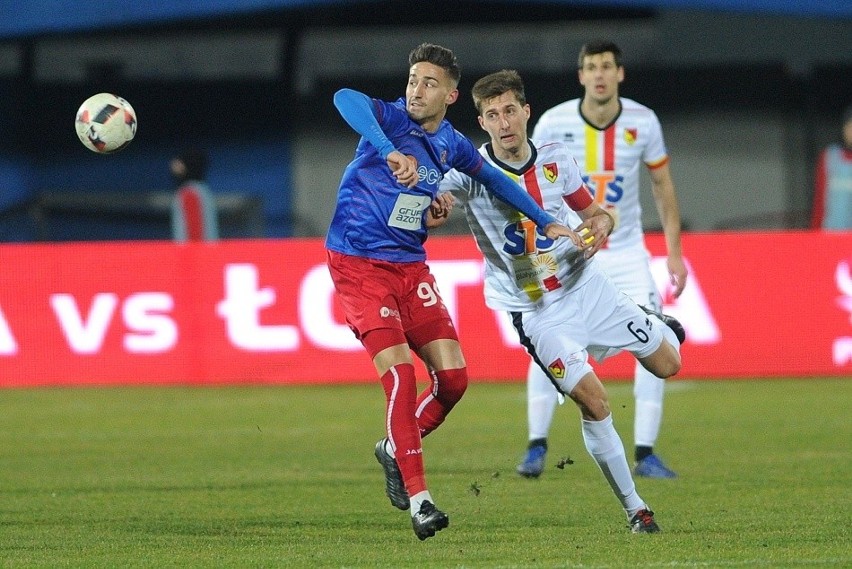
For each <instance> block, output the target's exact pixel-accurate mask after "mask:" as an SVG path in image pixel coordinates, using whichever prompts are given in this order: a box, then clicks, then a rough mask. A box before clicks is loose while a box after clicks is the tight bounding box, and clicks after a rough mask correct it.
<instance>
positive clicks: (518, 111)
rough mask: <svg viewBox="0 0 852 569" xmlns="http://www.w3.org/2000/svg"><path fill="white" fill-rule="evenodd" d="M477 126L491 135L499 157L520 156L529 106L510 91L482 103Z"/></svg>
mask: <svg viewBox="0 0 852 569" xmlns="http://www.w3.org/2000/svg"><path fill="white" fill-rule="evenodd" d="M478 118H479V126H481V127H482V129H483V130H484V131H485V132H487V133H488V135H489V136H490V137H491V144H492V146H493V147H494V151H495V152H496V153H497V156H498V157H500V158H510V157H512V156H517V157H522V156H523V154H524V153H525V152H526V144H527V122H529V120H530V106H529V105H521V103H520V102H519V101H518V98H517V96H516V95H515V93H513V92H512V91H506V92H505V93H503V94H502V95H500V96H498V97H493V98H491V99H488V100H486V101H483V103H482V113H481V114H480V116H479V117H478Z"/></svg>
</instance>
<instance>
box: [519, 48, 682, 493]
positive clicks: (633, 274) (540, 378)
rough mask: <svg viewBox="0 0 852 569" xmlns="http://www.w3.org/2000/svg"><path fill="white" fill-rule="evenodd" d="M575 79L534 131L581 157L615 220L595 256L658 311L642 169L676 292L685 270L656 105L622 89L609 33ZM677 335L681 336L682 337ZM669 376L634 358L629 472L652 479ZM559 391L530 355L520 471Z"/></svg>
mask: <svg viewBox="0 0 852 569" xmlns="http://www.w3.org/2000/svg"><path fill="white" fill-rule="evenodd" d="M578 66H579V72H578V75H579V80H580V83H581V84H582V85H583V87H584V88H585V94H584V96H583V98H582V99H573V100H570V101H566V102H564V103H561V104H559V105H557V106H555V107H553V108H552V109H549V110H548V111H546V112H545V113H544V114H543V115H542V116H541V118H540V119H539V121H538V122H537V124H536V126H535V129H534V130H533V134H532V138H533V140H536V141H538V142H545V141H560V142H563V143H565V144H566V145H567V146H568V149H569V151H570V152H571V154H572V155H573V156H574V157H575V158H576V159H577V161H578V162H579V165H580V170H581V171H582V172H583V174H584V176H583V179H584V180H585V181H586V183H587V185H588V186H589V188H590V189H591V190H592V192H593V193H594V195H595V201H596V202H597V203H599V204H601V205H602V206H603V207H605V208H606V209H607V211H608V212H610V213H611V214H612V215H613V218H614V219H615V229H614V230H613V232H612V235H611V236H610V237H609V241H608V242H607V244H606V246H605V247H604V248H602V249H601V251H600V254H598V255H596V257H597V259H598V260H599V261H600V265H601V266H602V267H603V270H604V271H605V272H606V273H607V274H608V275H609V277H610V278H611V279H612V280H613V282H614V283H615V285H616V286H617V287H618V288H619V289H620V290H621V291H623V292H625V293H626V294H628V295H629V296H630V297H631V298H633V300H634V301H636V303H637V304H639V305H642V306H645V307H648V308H650V309H652V310H654V311H657V312H660V311H661V310H662V298H661V297H660V293H659V292H658V290H657V287H656V285H655V284H654V279H653V277H652V276H651V270H650V254H649V253H648V251H647V249H646V248H645V243H644V234H643V232H642V209H641V207H640V203H639V185H640V184H639V177H640V169H641V167H642V165H644V166H645V167H646V168H647V169H648V171H649V173H650V177H651V184H652V191H653V194H654V199H655V202H656V205H657V211H658V213H659V216H660V220H661V222H662V228H663V232H664V233H665V238H666V246H667V248H668V259H667V267H668V272H669V275H670V281H671V285H672V288H671V290H670V294H671V295H672V296H673V297H674V298H677V297H678V296H679V295H680V293H681V292H682V291H683V288H684V286H685V285H686V277H687V269H686V265H685V264H684V262H683V257H682V255H681V245H680V227H681V220H680V209H679V207H678V202H677V197H676V195H675V188H674V183H673V181H672V177H671V173H670V171H669V164H668V162H669V157H668V154H667V152H666V146H665V142H664V140H663V131H662V128H661V127H660V121H659V120H658V119H657V116H656V114H654V112H653V111H652V110H651V109H649V108H648V107H646V106H644V105H641V104H639V103H637V102H636V101H632V100H630V99H625V98H623V97H621V98H620V97H619V96H618V86H619V83H621V81H623V80H624V67H623V66H622V63H621V50H620V49H619V47H618V46H617V45H615V44H614V43H612V42H609V41H596V42H591V43H587V44H586V45H584V46H583V48H582V50H581V51H580V55H579V60H578ZM681 339H682V338H681ZM664 388H665V382H664V380H663V379H662V378H660V377H656V376H654V375H653V374H652V373H651V372H649V371H648V370H647V369H645V368H644V367H643V366H641V365H639V364H638V363H637V365H636V371H635V382H634V387H633V392H634V398H635V400H636V414H635V419H634V441H635V450H634V459H635V461H636V466H635V468H634V472H635V473H636V474H637V475H639V476H647V477H651V478H674V477H675V476H676V474H675V472H674V471H673V470H671V469H669V468H668V467H667V466H666V465H665V464H664V463H663V461H662V460H661V459H660V458H659V456H658V455H656V454H654V445H655V443H656V441H657V436H658V435H659V432H660V424H661V422H662V411H663V392H664ZM557 399H558V394H557V393H556V391H555V390H554V389H553V388H552V387H551V385H550V382H549V381H548V379H547V377H546V376H545V374H544V373H543V372H542V371H541V370H540V369H539V367H538V366H536V365H535V363H534V362H533V363H531V364H530V368H529V372H528V377H527V415H528V427H529V433H528V434H529V442H528V447H527V453H526V456H525V458H524V461H523V462H522V463H521V464H519V465H518V472H519V473H520V474H521V475H523V476H527V477H537V476H539V475H540V474H541V472H542V470H543V468H544V457H545V454H546V452H547V435H548V432H549V430H550V424H551V422H552V420H553V412H554V409H555V407H556V403H557Z"/></svg>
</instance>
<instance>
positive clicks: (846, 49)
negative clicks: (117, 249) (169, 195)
mask: <svg viewBox="0 0 852 569" xmlns="http://www.w3.org/2000/svg"><path fill="white" fill-rule="evenodd" d="M58 4H59V5H60V7H59V9H57V8H56V6H57V3H56V2H48V1H46V0H38V1H31V2H26V3H16V4H13V3H3V4H2V5H0V133H2V136H0V187H2V188H3V191H2V193H0V241H7V242H16V241H37V240H43V241H63V240H95V239H128V238H130V239H135V238H146V239H152V238H153V239H158V238H168V237H169V229H168V221H167V219H166V217H165V216H164V214H163V211H162V208H160V209H159V210H158V209H157V208H155V207H148V206H146V205H145V204H146V203H147V202H145V201H144V200H142V199H141V196H142V194H144V193H146V192H167V191H168V190H169V189H170V179H169V177H168V172H167V168H166V163H167V160H168V158H169V157H170V156H171V155H172V154H173V153H174V152H176V151H177V150H179V149H180V148H182V147H184V146H187V145H190V144H193V145H200V146H202V147H204V148H206V149H207V150H208V151H209V152H210V155H211V161H212V166H211V172H210V182H211V185H212V187H213V188H214V191H216V192H220V193H228V194H234V195H237V196H239V197H240V198H241V200H242V201H239V202H238V203H236V205H235V206H234V208H233V210H232V211H230V214H229V215H230V217H229V218H228V219H226V220H225V223H224V224H223V225H224V234H225V236H226V237H252V236H267V237H278V236H290V235H297V236H302V235H304V236H318V235H322V234H323V232H324V231H325V227H326V224H327V221H328V219H329V218H330V212H331V207H332V204H333V198H334V192H335V189H336V187H335V185H336V182H337V180H338V178H339V175H340V171H341V170H342V167H343V166H344V165H345V163H346V161H347V160H348V158H349V157H350V156H351V151H352V145H353V144H354V141H355V138H354V135H353V134H352V133H351V131H350V130H349V129H348V128H346V127H345V125H344V124H343V123H342V121H341V120H340V119H339V117H338V116H337V114H336V112H335V111H334V109H333V107H332V105H331V94H332V93H333V92H334V90H336V89H337V88H339V87H341V86H353V87H357V88H360V89H363V90H365V91H367V92H368V93H370V94H372V95H375V96H379V97H396V96H398V95H400V94H401V93H402V80H401V78H402V77H403V75H402V73H403V71H404V68H405V57H406V54H407V51H408V49H410V48H411V47H412V46H413V45H415V44H416V43H419V42H421V41H433V42H435V43H444V44H446V45H448V46H449V47H452V48H453V49H454V50H455V51H456V52H457V54H458V55H459V58H460V60H461V63H462V70H463V79H462V84H461V86H460V88H461V89H462V92H463V93H465V90H466V89H469V87H470V85H471V84H472V81H473V80H474V79H475V78H476V77H478V76H479V75H481V74H484V73H487V72H490V71H493V70H494V69H495V68H499V67H514V68H517V69H519V70H520V71H521V72H522V74H523V75H524V77H525V79H526V81H527V84H528V91H529V96H530V101H531V103H532V105H533V112H534V114H535V112H536V111H541V110H543V109H545V108H547V107H549V106H551V105H552V104H554V103H556V102H558V101H560V100H563V99H565V98H567V97H569V96H576V95H577V94H578V93H579V91H578V87H577V85H576V82H575V81H574V80H573V70H572V69H571V68H572V66H573V61H574V57H575V54H576V51H577V48H578V47H579V45H580V44H581V43H582V41H583V40H584V39H587V38H589V37H595V36H609V37H613V38H614V39H616V40H617V41H618V42H620V43H621V44H622V46H623V48H624V50H625V56H626V64H627V81H626V83H625V85H624V87H623V89H622V91H623V94H624V95H625V96H629V97H632V98H635V99H637V100H639V101H641V102H643V103H645V104H647V105H649V106H651V107H652V108H654V109H655V110H656V111H657V113H658V114H659V115H660V117H661V119H662V121H663V125H664V129H665V130H666V136H667V143H668V145H669V147H670V152H671V154H672V156H673V172H674V175H675V181H676V184H677V185H678V190H679V193H680V196H681V201H682V209H683V213H684V221H685V224H686V226H687V228H688V229H696V230H715V229H748V228H799V227H804V226H805V225H806V223H807V212H808V210H809V209H810V198H811V195H810V191H811V190H810V187H811V182H812V173H811V171H812V165H813V160H814V158H815V156H816V154H817V153H818V151H819V149H820V148H821V147H822V145H824V144H825V143H827V142H829V141H832V140H835V139H837V138H838V136H839V132H838V131H839V126H838V125H839V117H840V113H841V110H842V109H843V107H844V106H845V105H846V104H848V103H849V102H850V101H852V81H850V79H849V78H850V77H852V8H850V6H851V5H850V4H849V3H848V2H845V1H843V0H834V1H825V2H820V3H801V2H796V1H793V0H781V1H776V2H762V1H754V2H738V1H733V0H715V1H701V0H695V1H685V0H658V1H647V2H625V1H618V0H615V1H605V0H598V1H592V2H546V1H528V2H505V1H472V0H464V1H456V2H446V1H434V2H416V3H402V2H387V1H351V2H338V1H298V0H290V1H286V0H277V1H275V0H265V1H262V0H255V1H248V0H246V1H207V2H178V3H174V2H168V3H167V2H158V1H137V2H133V3H126V2H119V1H101V2H79V1H78V2H70V1H69V2H59V3H58ZM63 6H64V9H63ZM98 91H113V92H116V93H118V94H120V95H122V96H124V97H125V98H127V99H128V100H130V101H131V103H132V104H133V105H134V107H135V108H136V110H137V113H138V115H139V135H138V137H137V139H136V140H135V141H134V143H133V144H132V145H131V146H130V147H129V148H127V149H126V150H124V151H122V152H121V153H120V154H117V155H113V156H110V157H103V156H96V155H93V154H91V153H89V152H88V151H86V150H85V149H84V148H83V147H82V146H81V145H80V143H79V142H78V141H77V140H76V137H75V135H74V130H73V127H72V124H71V123H72V121H73V116H74V113H75V111H76V109H77V107H78V106H79V104H80V102H82V100H83V99H85V98H86V97H88V96H89V95H90V94H93V93H95V92H98ZM449 118H450V119H451V120H452V121H453V123H454V124H455V125H456V127H457V128H459V129H460V130H463V131H465V132H467V133H469V134H471V135H472V136H474V137H477V136H479V133H480V131H479V129H478V126H477V125H476V122H475V117H474V112H473V108H472V105H471V104H470V103H469V101H468V98H467V97H466V96H463V97H462V98H461V99H460V101H459V103H458V104H456V105H454V107H452V108H451V110H450V113H449ZM720 191H721V192H725V196H726V197H725V200H719V199H718V195H719V192H720ZM122 195H123V196H125V198H126V200H124V201H122V200H116V196H122ZM69 196H71V197H73V198H74V199H72V200H70V202H69ZM125 201H126V203H125ZM649 203H650V202H649ZM122 204H124V205H122ZM646 205H647V204H646ZM646 210H648V211H647V212H646V214H647V223H646V225H647V226H648V228H649V229H654V227H655V224H656V219H655V214H654V211H653V207H650V208H649V207H646ZM462 229H463V228H462Z"/></svg>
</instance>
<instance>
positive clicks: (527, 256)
mask: <svg viewBox="0 0 852 569" xmlns="http://www.w3.org/2000/svg"><path fill="white" fill-rule="evenodd" d="M472 92H473V100H474V103H475V104H476V108H477V111H478V112H479V124H480V126H481V127H482V128H483V129H484V130H485V131H486V132H488V134H489V136H490V138H491V142H489V143H486V144H485V145H483V146H482V147H481V148H480V150H479V151H480V153H481V154H482V155H483V157H484V158H485V159H486V160H487V161H488V162H490V163H491V164H493V165H494V166H496V167H497V168H499V169H501V170H502V171H503V172H504V173H505V175H506V177H507V178H511V179H512V180H515V181H516V182H517V183H518V184H519V185H520V187H522V188H523V189H524V190H525V191H526V192H527V193H528V194H529V195H530V196H532V197H533V199H535V200H536V202H537V203H539V204H540V205H541V206H542V207H543V208H544V209H545V211H547V212H548V213H550V214H551V215H553V216H554V217H555V218H556V219H558V220H560V221H561V222H562V223H569V222H570V221H571V219H572V218H573V217H574V216H573V215H571V214H570V212H571V211H574V212H576V215H578V216H579V218H580V219H581V220H582V222H581V223H580V225H579V226H577V228H576V229H577V231H578V232H579V235H580V236H582V238H583V239H584V240H585V243H583V245H581V246H580V247H578V246H577V245H576V244H575V243H574V242H572V241H569V240H567V239H560V240H558V241H553V240H551V239H548V238H546V237H545V236H543V235H541V234H540V233H539V232H538V231H536V228H535V226H534V225H533V224H532V223H530V222H529V220H527V219H526V217H524V216H523V215H522V214H519V213H518V212H517V211H516V210H515V209H513V208H512V207H510V206H507V205H505V204H503V203H500V202H497V201H496V200H495V199H494V198H493V197H492V196H490V195H489V194H487V193H486V192H484V191H483V188H482V185H481V183H479V182H478V181H476V180H472V179H471V178H470V177H469V176H466V175H464V174H462V173H459V172H457V171H453V172H450V173H449V174H447V176H446V177H445V178H444V181H443V182H442V183H441V191H449V192H452V194H453V195H454V196H455V197H456V198H457V200H458V202H457V203H459V204H460V205H462V206H463V207H464V210H465V215H466V216H467V220H468V224H469V225H470V228H471V231H472V233H473V235H474V237H475V238H476V242H477V245H478V247H479V249H480V251H481V252H482V254H483V257H484V258H485V297H486V304H487V305H488V306H489V307H490V308H492V309H493V310H505V311H507V312H509V314H510V315H511V316H512V322H513V323H514V325H515V328H516V329H517V331H518V334H519V336H520V339H521V343H522V344H523V345H524V347H525V348H526V349H527V351H528V352H529V354H530V355H531V356H532V358H533V361H534V362H535V363H536V364H537V365H538V366H540V367H541V369H542V373H543V374H546V377H547V378H548V384H549V386H550V389H551V390H553V391H554V393H555V392H556V390H559V393H562V394H565V395H567V396H568V397H570V398H571V399H572V400H573V401H574V402H575V403H576V404H577V406H578V407H579V408H580V412H581V414H582V433H583V440H584V442H585V445H586V450H587V451H588V452H589V454H590V455H591V456H592V458H593V459H594V460H595V461H596V462H597V464H598V466H599V467H600V469H601V472H602V473H603V474H604V477H605V478H606V480H607V482H608V483H609V485H610V487H611V488H612V491H613V492H614V493H615V495H616V497H617V498H618V499H619V501H620V502H621V505H622V507H623V508H624V510H625V512H626V514H627V519H628V521H629V524H630V527H631V530H632V531H633V532H636V533H654V532H657V531H659V527H658V525H657V523H656V522H655V521H654V513H653V512H652V511H651V509H650V508H649V507H648V505H647V504H646V503H645V502H644V501H643V500H642V498H641V497H640V496H639V494H638V493H637V491H636V486H635V484H634V482H633V476H632V474H631V472H630V466H629V465H628V463H627V457H626V455H625V452H624V445H623V443H622V442H621V437H620V436H619V435H618V432H616V430H615V426H614V424H613V419H612V413H611V411H610V408H609V399H608V395H607V392H606V389H605V388H604V386H603V384H602V383H601V382H600V380H599V379H598V377H597V375H596V374H595V372H594V370H593V369H592V366H591V365H590V364H589V354H592V355H593V356H595V357H596V358H598V359H602V358H604V357H606V356H607V355H609V354H612V353H617V352H618V351H620V350H622V349H624V350H628V351H630V352H631V353H633V354H634V355H635V356H636V357H637V358H638V360H639V361H640V362H641V363H642V365H644V366H647V367H648V368H649V369H651V370H653V371H654V373H656V374H658V375H660V376H664V377H668V376H670V375H673V374H675V373H677V371H678V369H679V368H680V355H679V353H678V349H679V346H680V343H679V342H678V339H677V338H676V335H675V333H674V332H673V331H672V330H671V329H670V328H669V327H668V326H667V325H666V324H664V323H663V321H662V320H660V319H658V318H657V317H656V316H654V315H651V314H646V313H645V312H644V311H643V310H642V309H641V308H640V307H639V306H638V305H637V304H636V303H635V302H633V301H632V300H631V299H630V298H629V297H628V296H626V295H625V294H622V293H621V292H619V291H618V289H616V288H615V286H614V285H613V284H612V282H611V281H610V280H609V279H608V278H607V277H606V275H605V274H604V273H603V272H601V271H600V270H599V269H598V268H597V261H596V259H594V258H592V255H594V254H595V253H596V252H597V251H598V250H599V249H600V248H601V246H602V245H603V244H604V243H605V241H606V239H607V236H608V235H609V234H610V232H611V231H612V229H613V224H614V222H613V219H612V216H611V215H609V214H608V213H607V211H606V210H605V209H604V208H603V207H601V205H600V204H598V203H596V202H595V201H594V199H593V198H592V195H591V193H590V192H589V189H588V188H587V187H586V185H585V183H584V182H583V180H582V177H581V175H580V170H579V168H578V167H577V163H576V162H575V160H574V158H573V157H572V156H571V154H570V153H569V151H568V148H567V146H566V145H565V144H563V143H561V142H545V143H535V144H534V143H532V142H531V141H529V140H528V138H527V122H528V121H529V117H530V106H529V105H528V104H527V102H526V96H525V94H524V85H523V81H522V80H521V77H520V76H519V75H518V73H517V72H515V71H509V70H503V71H499V72H497V73H492V74H490V75H487V76H485V77H483V78H481V79H480V80H479V81H477V82H476V83H475V84H474V86H473V91H472ZM613 348H614V349H613ZM554 388H555V389H554Z"/></svg>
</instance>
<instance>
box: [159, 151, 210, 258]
mask: <svg viewBox="0 0 852 569" xmlns="http://www.w3.org/2000/svg"><path fill="white" fill-rule="evenodd" d="M169 169H170V170H171V173H172V178H173V179H174V180H175V182H176V183H177V190H176V191H175V195H174V197H173V198H172V214H171V219H172V238H173V239H174V240H175V241H178V242H185V241H214V240H216V239H218V238H219V222H218V219H217V211H216V201H215V199H214V198H213V194H212V192H211V191H210V186H209V185H208V184H207V155H206V154H205V153H204V152H202V151H201V150H198V149H197V148H188V149H186V150H184V151H183V152H181V153H180V154H178V155H177V156H175V157H174V158H172V160H171V162H170V163H169Z"/></svg>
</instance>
